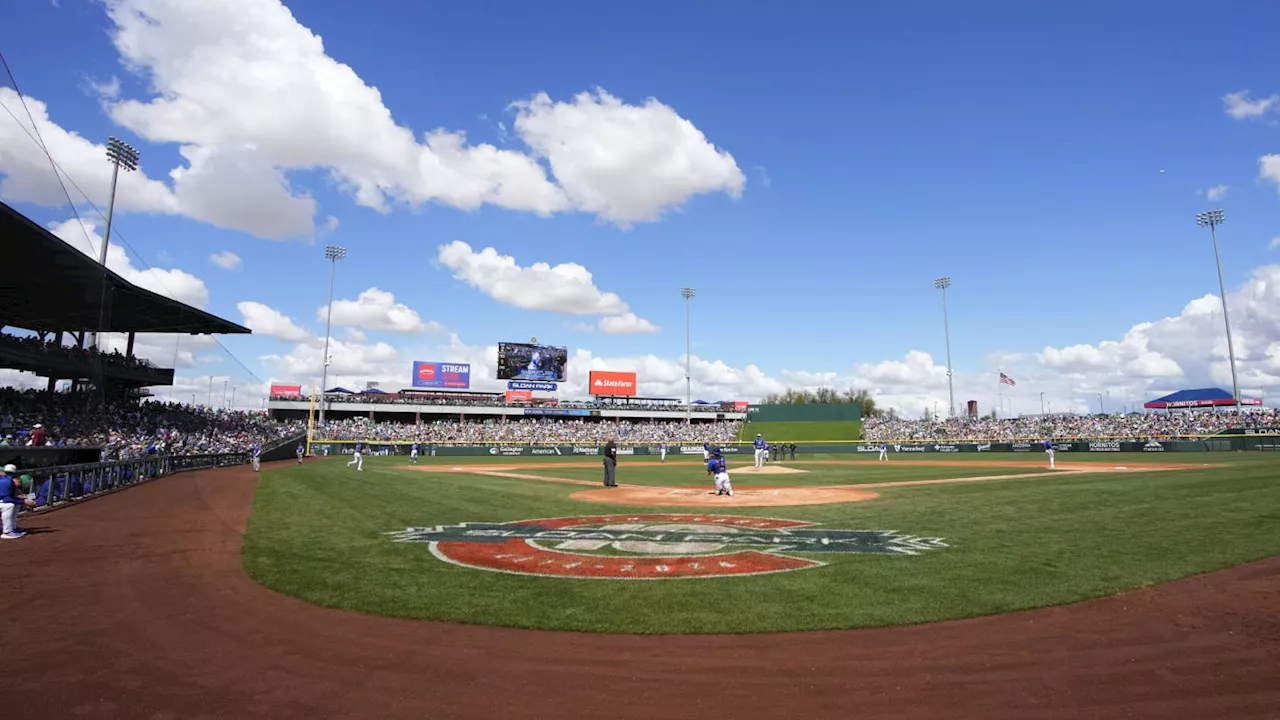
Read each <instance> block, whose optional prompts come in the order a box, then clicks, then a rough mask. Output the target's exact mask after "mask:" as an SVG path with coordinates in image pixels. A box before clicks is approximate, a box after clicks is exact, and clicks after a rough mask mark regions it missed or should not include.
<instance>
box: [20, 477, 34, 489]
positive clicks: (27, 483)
mask: <svg viewBox="0 0 1280 720" xmlns="http://www.w3.org/2000/svg"><path fill="white" fill-rule="evenodd" d="M18 479H19V480H21V481H22V489H23V490H30V489H31V476H30V475H23V476H22V477H20V478H18Z"/></svg>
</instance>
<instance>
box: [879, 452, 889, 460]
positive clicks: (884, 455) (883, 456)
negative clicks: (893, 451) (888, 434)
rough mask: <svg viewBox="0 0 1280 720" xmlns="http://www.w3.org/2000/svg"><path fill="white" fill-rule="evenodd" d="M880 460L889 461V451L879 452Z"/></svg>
mask: <svg viewBox="0 0 1280 720" xmlns="http://www.w3.org/2000/svg"><path fill="white" fill-rule="evenodd" d="M880 459H881V460H888V459H889V451H888V450H881V451H880Z"/></svg>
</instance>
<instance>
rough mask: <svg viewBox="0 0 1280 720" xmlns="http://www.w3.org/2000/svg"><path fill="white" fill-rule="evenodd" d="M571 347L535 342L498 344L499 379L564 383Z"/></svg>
mask: <svg viewBox="0 0 1280 720" xmlns="http://www.w3.org/2000/svg"><path fill="white" fill-rule="evenodd" d="M568 364H569V349H568V348H563V347H556V346H553V345H534V344H531V343H498V379H499V380H542V381H544V382H564V381H565V373H566V372H567V371H566V366H567V365H568Z"/></svg>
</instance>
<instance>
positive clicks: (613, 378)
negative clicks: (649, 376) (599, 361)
mask: <svg viewBox="0 0 1280 720" xmlns="http://www.w3.org/2000/svg"><path fill="white" fill-rule="evenodd" d="M587 381H588V384H589V385H590V386H591V394H592V395H626V396H628V397H635V395H636V374H635V373H633V372H613V371H612V370H592V371H591V374H590V375H589V376H588V378H587Z"/></svg>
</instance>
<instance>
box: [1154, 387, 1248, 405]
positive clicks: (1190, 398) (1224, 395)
mask: <svg viewBox="0 0 1280 720" xmlns="http://www.w3.org/2000/svg"><path fill="white" fill-rule="evenodd" d="M1235 404H1236V401H1235V398H1233V397H1232V396H1231V393H1229V392H1227V391H1226V390H1223V389H1222V388H1200V389H1198V390H1179V391H1178V392H1176V393H1171V394H1169V395H1165V396H1164V397H1161V398H1156V399H1155V400H1152V401H1150V402H1146V403H1143V404H1142V407H1144V408H1147V409H1148V410H1174V409H1176V408H1206V407H1231V406H1233V405H1235ZM1240 404H1241V405H1261V404H1262V400H1259V399H1258V398H1246V397H1242V398H1240Z"/></svg>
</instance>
